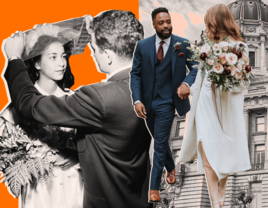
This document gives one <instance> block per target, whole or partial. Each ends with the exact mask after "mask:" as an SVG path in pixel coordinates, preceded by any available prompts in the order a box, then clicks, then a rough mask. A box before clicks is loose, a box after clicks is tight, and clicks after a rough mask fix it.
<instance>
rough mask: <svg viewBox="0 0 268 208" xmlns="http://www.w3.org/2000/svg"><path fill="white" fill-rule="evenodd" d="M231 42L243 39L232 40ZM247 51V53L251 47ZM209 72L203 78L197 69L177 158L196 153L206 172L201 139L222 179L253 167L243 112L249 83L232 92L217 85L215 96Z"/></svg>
mask: <svg viewBox="0 0 268 208" xmlns="http://www.w3.org/2000/svg"><path fill="white" fill-rule="evenodd" d="M230 43H231V44H232V45H234V44H240V43H242V42H240V41H233V40H230ZM245 52H246V54H248V47H246V48H245ZM207 76H208V75H207V74H206V75H205V78H204V79H202V77H201V70H198V74H197V77H196V80H195V83H194V84H193V85H192V87H191V94H192V95H193V96H192V102H191V110H190V114H189V119H188V123H187V129H186V133H185V137H184V139H183V143H182V148H181V153H180V156H179V159H178V160H179V162H189V161H192V160H193V159H195V158H196V157H197V160H198V171H199V172H200V173H201V172H203V171H204V164H203V161H202V151H201V146H200V141H202V144H203V147H204V151H205V154H206V156H207V159H208V162H209V163H210V165H211V167H212V168H213V170H214V171H215V173H216V175H217V176H218V179H219V180H220V179H221V178H224V177H226V176H227V175H228V174H231V173H237V172H241V171H245V170H248V169H250V168H251V165H250V159H249V150H248V141H247V135H246V128H245V120H244V114H243V109H244V90H245V88H246V87H245V86H244V85H243V84H240V86H236V87H234V88H233V91H232V92H222V91H221V89H219V88H216V89H215V99H214V96H213V95H214V93H213V95H212V92H213V91H214V90H213V91H212V89H211V82H210V81H209V80H208V77H207ZM202 80H203V81H202ZM214 101H215V106H214ZM216 112H217V113H216Z"/></svg>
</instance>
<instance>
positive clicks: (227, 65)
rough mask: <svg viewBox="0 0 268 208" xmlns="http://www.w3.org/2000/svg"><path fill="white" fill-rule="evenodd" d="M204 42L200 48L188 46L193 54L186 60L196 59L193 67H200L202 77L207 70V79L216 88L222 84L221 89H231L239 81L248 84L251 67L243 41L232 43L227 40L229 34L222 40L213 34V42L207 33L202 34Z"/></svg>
mask: <svg viewBox="0 0 268 208" xmlns="http://www.w3.org/2000/svg"><path fill="white" fill-rule="evenodd" d="M203 37H204V40H205V44H204V45H203V46H202V47H201V49H195V48H191V47H188V48H187V49H189V50H190V51H192V52H193V56H192V57H191V58H190V59H188V60H194V61H197V62H198V63H199V64H198V65H195V66H194V67H195V68H199V69H201V76H202V78H204V77H205V71H207V72H208V79H209V80H210V81H211V82H212V84H215V86H216V88H217V87H221V86H222V91H225V92H227V91H232V89H233V87H235V86H236V87H238V86H239V85H240V84H241V83H243V84H244V85H245V86H248V85H249V82H250V74H251V67H250V66H249V65H248V64H249V58H248V55H247V53H246V51H245V48H246V46H245V45H244V44H243V43H240V44H239V45H238V44H234V45H232V44H231V43H229V42H228V39H229V36H228V37H225V38H224V39H223V40H222V41H219V40H220V37H219V36H214V40H215V41H214V42H213V41H210V40H209V38H208V36H207V34H206V33H205V34H204V36H203Z"/></svg>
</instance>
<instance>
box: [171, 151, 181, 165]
mask: <svg viewBox="0 0 268 208" xmlns="http://www.w3.org/2000/svg"><path fill="white" fill-rule="evenodd" d="M180 153H181V150H180V149H175V150H173V152H172V154H173V159H174V163H175V165H177V164H178V161H179V155H180Z"/></svg>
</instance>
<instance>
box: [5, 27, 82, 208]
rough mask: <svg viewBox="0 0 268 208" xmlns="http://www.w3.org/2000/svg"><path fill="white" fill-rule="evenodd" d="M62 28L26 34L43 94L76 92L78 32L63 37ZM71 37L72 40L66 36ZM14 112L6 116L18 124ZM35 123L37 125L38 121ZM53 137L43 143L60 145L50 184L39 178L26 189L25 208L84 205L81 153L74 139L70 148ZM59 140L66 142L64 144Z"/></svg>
mask: <svg viewBox="0 0 268 208" xmlns="http://www.w3.org/2000/svg"><path fill="white" fill-rule="evenodd" d="M60 30H61V29H60V28H59V27H57V26H52V25H44V26H40V27H37V28H36V29H35V30H32V33H31V34H30V35H28V36H27V37H26V39H27V41H26V45H25V54H24V57H23V59H24V63H25V64H26V66H27V70H28V73H29V76H30V78H31V80H32V81H33V82H34V83H35V87H36V88H37V90H38V91H39V92H40V93H41V94H43V95H55V96H57V97H62V96H64V95H70V94H71V93H72V92H71V91H70V90H69V87H71V86H72V85H73V84H74V78H73V75H72V73H71V70H70V66H69V61H68V60H69V56H70V55H71V51H70V50H71V48H72V45H71V44H70V42H68V41H69V40H70V37H72V36H73V35H74V34H73V31H71V30H66V32H63V33H62V34H61V37H60V36H59V34H60V32H59V31H60ZM68 36H69V40H68V39H66V37H68ZM11 58H12V57H11ZM47 110H48V111H49V109H47ZM12 112H14V111H13V109H11V108H9V109H7V110H6V111H5V112H4V113H3V115H2V116H3V117H5V118H6V119H7V120H8V121H10V122H13V123H14V120H17V118H15V117H16V116H17V115H14V113H12ZM27 122H28V121H27ZM24 123H25V122H24ZM32 123H33V126H35V125H34V122H32ZM61 130H62V131H63V132H70V131H75V129H71V128H66V127H61ZM26 132H27V131H26ZM59 137H60V135H59ZM53 138H54V137H53ZM53 138H52V139H51V140H53ZM38 139H40V138H38ZM51 140H50V141H49V139H46V140H45V139H40V141H41V143H42V146H48V147H49V148H51V149H53V150H54V149H55V148H58V146H59V148H60V149H58V153H57V155H56V162H55V164H54V167H53V171H52V173H51V174H50V175H49V178H48V180H47V183H46V182H44V180H38V181H37V182H36V183H30V184H27V186H26V187H24V188H23V191H22V194H21V196H20V203H19V206H20V207H21V208H37V207H38V208H82V206H83V193H84V187H83V181H82V176H81V174H80V173H81V172H80V171H81V170H80V165H79V163H78V154H77V152H76V151H74V150H71V149H70V148H72V146H71V145H70V144H72V141H70V140H69V141H68V144H69V146H68V147H69V148H67V145H66V143H64V142H62V140H63V138H59V139H58V141H51ZM57 142H58V143H57ZM59 143H63V144H62V146H61V147H60V145H58V144H59ZM46 157H50V155H47V156H46ZM48 184H49V185H48Z"/></svg>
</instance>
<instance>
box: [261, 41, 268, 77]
mask: <svg viewBox="0 0 268 208" xmlns="http://www.w3.org/2000/svg"><path fill="white" fill-rule="evenodd" d="M266 71H267V67H266V49H265V36H261V72H262V73H264V74H266Z"/></svg>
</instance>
